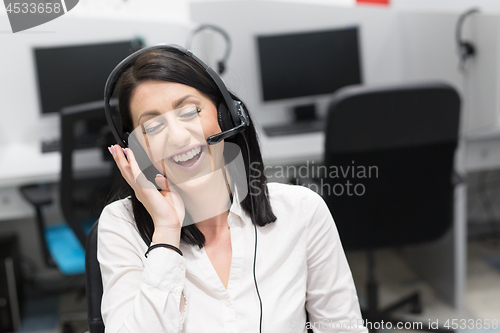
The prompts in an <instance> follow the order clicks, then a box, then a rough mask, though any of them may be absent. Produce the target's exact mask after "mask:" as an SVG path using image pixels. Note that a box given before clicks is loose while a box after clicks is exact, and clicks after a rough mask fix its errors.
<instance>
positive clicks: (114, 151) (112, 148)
mask: <svg viewBox="0 0 500 333" xmlns="http://www.w3.org/2000/svg"><path fill="white" fill-rule="evenodd" d="M111 150H112V151H113V154H115V153H116V149H115V146H111Z"/></svg>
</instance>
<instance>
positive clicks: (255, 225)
mask: <svg viewBox="0 0 500 333" xmlns="http://www.w3.org/2000/svg"><path fill="white" fill-rule="evenodd" d="M242 136H243V140H244V141H245V145H246V147H247V155H248V187H249V189H248V194H249V195H250V205H251V206H252V221H253V227H254V229H255V248H254V252H253V281H254V283H255V290H256V291H257V296H258V297H259V303H260V323H259V332H260V333H262V299H261V298H260V293H259V286H258V285H257V277H256V275H255V262H256V260H257V223H256V221H255V210H254V206H253V195H252V193H251V192H252V191H251V188H252V187H251V186H250V184H251V183H250V180H251V179H250V170H251V168H250V146H249V144H248V141H247V138H246V137H245V135H243V134H242Z"/></svg>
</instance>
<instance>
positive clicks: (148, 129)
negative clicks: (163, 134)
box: [142, 123, 165, 134]
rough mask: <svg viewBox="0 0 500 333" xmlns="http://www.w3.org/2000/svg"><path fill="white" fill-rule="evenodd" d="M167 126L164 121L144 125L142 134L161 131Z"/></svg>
mask: <svg viewBox="0 0 500 333" xmlns="http://www.w3.org/2000/svg"><path fill="white" fill-rule="evenodd" d="M164 126H165V124H164V123H157V124H156V125H155V124H151V125H149V126H148V127H144V131H143V132H142V134H154V133H156V132H158V131H160V130H161V129H162V128H163V127H164Z"/></svg>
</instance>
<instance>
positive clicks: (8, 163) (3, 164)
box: [0, 127, 500, 188]
mask: <svg viewBox="0 0 500 333" xmlns="http://www.w3.org/2000/svg"><path fill="white" fill-rule="evenodd" d="M259 139H260V146H261V151H262V157H263V159H264V163H265V164H266V165H290V164H300V163H305V161H307V160H309V161H312V160H314V161H315V162H320V161H321V160H322V159H323V148H324V139H325V137H324V134H323V133H308V134H299V135H290V136H276V137H267V136H265V135H263V134H261V135H260V136H259ZM465 140H466V170H467V171H478V170H482V169H491V168H498V167H500V127H495V128H492V129H489V130H488V131H482V132H478V133H471V134H470V135H468V136H467V137H466V138H465ZM99 154H100V151H98V150H96V149H86V150H81V151H78V152H77V153H75V156H74V157H75V165H76V166H77V169H80V168H81V169H82V170H84V169H91V168H102V167H103V165H104V164H103V163H109V162H102V160H101V157H100V155H99ZM60 172H61V156H60V154H59V153H57V152H52V153H42V152H41V149H40V143H38V142H34V143H15V144H11V145H8V146H3V147H0V188H5V187H14V186H20V185H25V184H30V183H43V182H57V181H58V179H59V174H60Z"/></svg>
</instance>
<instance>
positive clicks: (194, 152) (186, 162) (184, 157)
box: [172, 147, 201, 167]
mask: <svg viewBox="0 0 500 333" xmlns="http://www.w3.org/2000/svg"><path fill="white" fill-rule="evenodd" d="M200 153H201V147H196V148H193V149H191V150H189V151H188V152H186V153H184V154H179V155H174V156H172V159H173V160H174V162H175V163H177V164H179V165H182V166H183V167H189V166H191V165H193V164H195V163H196V162H197V161H198V159H199V158H200Z"/></svg>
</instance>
